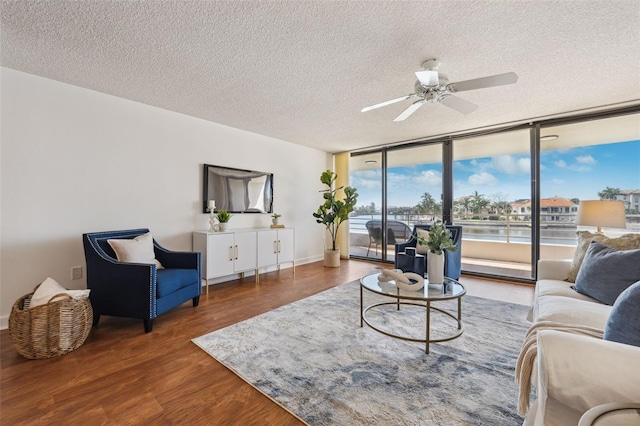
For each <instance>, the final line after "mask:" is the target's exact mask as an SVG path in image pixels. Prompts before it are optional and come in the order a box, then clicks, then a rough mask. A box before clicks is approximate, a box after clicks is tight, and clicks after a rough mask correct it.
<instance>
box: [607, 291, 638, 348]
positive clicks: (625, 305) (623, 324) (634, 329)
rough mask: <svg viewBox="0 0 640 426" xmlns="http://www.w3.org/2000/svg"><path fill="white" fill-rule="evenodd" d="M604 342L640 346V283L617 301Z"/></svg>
mask: <svg viewBox="0 0 640 426" xmlns="http://www.w3.org/2000/svg"><path fill="white" fill-rule="evenodd" d="M604 340H610V341H612V342H618V343H626V344H627V345H633V346H640V281H638V282H636V283H635V284H632V285H631V287H629V288H627V289H626V290H625V291H623V292H622V293H621V294H620V296H619V297H618V298H617V299H616V302H615V303H614V304H613V309H611V314H610V315H609V319H608V320H607V324H606V326H605V328H604Z"/></svg>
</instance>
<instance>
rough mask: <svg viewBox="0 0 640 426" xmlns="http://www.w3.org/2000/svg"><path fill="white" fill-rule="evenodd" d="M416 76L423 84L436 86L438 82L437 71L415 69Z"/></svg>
mask: <svg viewBox="0 0 640 426" xmlns="http://www.w3.org/2000/svg"><path fill="white" fill-rule="evenodd" d="M416 77H418V80H420V84H422V85H423V86H437V85H438V84H440V82H439V80H438V71H433V70H424V71H416Z"/></svg>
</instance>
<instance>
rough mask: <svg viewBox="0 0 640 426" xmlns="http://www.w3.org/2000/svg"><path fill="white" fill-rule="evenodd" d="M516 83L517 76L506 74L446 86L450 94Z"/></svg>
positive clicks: (513, 73)
mask: <svg viewBox="0 0 640 426" xmlns="http://www.w3.org/2000/svg"><path fill="white" fill-rule="evenodd" d="M517 81H518V74H516V73H515V72H507V73H504V74H496V75H490V76H488V77H481V78H474V79H473V80H465V81H459V82H457V83H451V84H449V85H447V89H448V90H449V91H451V92H464V91H465V90H476V89H484V88H485V87H495V86H504V85H505V84H514V83H515V82H517Z"/></svg>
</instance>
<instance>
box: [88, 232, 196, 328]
mask: <svg viewBox="0 0 640 426" xmlns="http://www.w3.org/2000/svg"><path fill="white" fill-rule="evenodd" d="M148 232H149V230H148V229H129V230H123V231H110V232H93V233H86V234H83V236H82V241H83V244H84V252H85V257H86V260H87V287H88V288H89V289H91V293H90V295H89V298H90V299H91V304H92V306H93V325H94V326H97V325H98V321H99V320H100V315H111V316H117V317H127V318H140V319H142V320H143V322H144V330H145V332H146V333H149V332H150V331H151V329H152V328H153V320H154V319H155V318H156V317H157V316H158V315H160V314H163V313H165V312H167V311H169V310H170V309H173V308H175V307H176V306H179V305H181V304H182V303H184V302H186V301H188V300H189V299H191V300H192V301H193V306H194V307H196V306H198V303H199V301H200V287H201V283H200V277H201V273H200V253H193V252H175V251H170V250H167V249H165V248H163V247H161V246H160V245H159V244H158V243H157V242H156V241H155V240H153V251H154V253H155V258H156V259H157V260H158V261H159V262H160V263H161V264H162V266H163V267H164V269H158V267H157V266H156V265H155V264H150V263H126V262H121V261H119V260H118V259H117V257H116V253H115V251H114V250H113V248H112V247H111V245H110V244H109V243H108V242H107V240H113V239H133V238H135V237H138V236H141V235H144V234H147V233H148Z"/></svg>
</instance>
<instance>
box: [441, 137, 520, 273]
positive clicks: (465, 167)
mask: <svg viewBox="0 0 640 426" xmlns="http://www.w3.org/2000/svg"><path fill="white" fill-rule="evenodd" d="M530 141H531V132H530V129H528V128H525V129H521V130H517V131H510V132H501V133H495V134H491V135H485V136H480V137H473V138H467V139H459V140H454V141H453V217H452V219H453V223H454V224H455V225H462V227H463V228H462V229H463V231H462V240H463V243H462V269H463V270H465V271H469V272H476V273H481V274H492V275H500V276H506V277H517V278H525V279H528V278H531V276H532V275H531V274H532V268H531V244H532V233H531V230H532V215H531V201H532V199H533V196H532V194H531V154H530V150H531V143H530Z"/></svg>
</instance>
